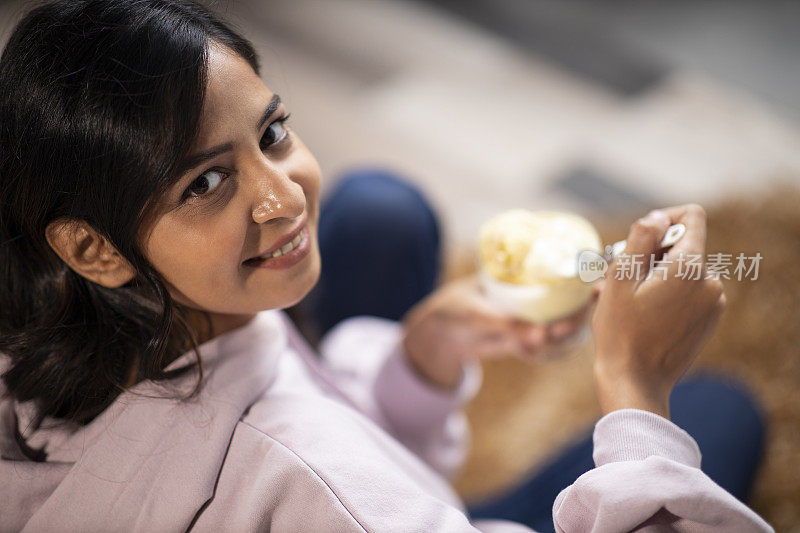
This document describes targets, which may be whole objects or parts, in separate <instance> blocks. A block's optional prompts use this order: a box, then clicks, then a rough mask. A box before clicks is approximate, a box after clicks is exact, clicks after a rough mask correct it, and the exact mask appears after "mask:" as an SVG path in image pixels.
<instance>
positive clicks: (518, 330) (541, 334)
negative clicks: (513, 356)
mask: <svg viewBox="0 0 800 533" xmlns="http://www.w3.org/2000/svg"><path fill="white" fill-rule="evenodd" d="M515 334H516V336H517V340H518V342H519V345H520V346H521V347H522V349H523V350H524V351H525V352H536V351H538V350H540V349H541V348H542V346H544V345H545V343H546V342H547V328H546V327H545V326H542V325H539V324H532V323H527V324H525V323H522V324H517V325H516V327H515Z"/></svg>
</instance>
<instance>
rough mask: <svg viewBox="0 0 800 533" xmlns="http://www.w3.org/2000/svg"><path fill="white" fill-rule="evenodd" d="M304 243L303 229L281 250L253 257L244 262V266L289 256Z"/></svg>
mask: <svg viewBox="0 0 800 533" xmlns="http://www.w3.org/2000/svg"><path fill="white" fill-rule="evenodd" d="M302 241H303V230H302V229H301V230H300V231H299V232H298V233H297V235H295V237H294V238H293V239H292V240H291V241H289V242H288V243H286V244H284V245H283V246H281V247H280V248H278V249H277V250H275V251H274V252H272V253H267V254H264V255H259V256H256V257H251V258H250V259H247V260H246V261H244V264H245V265H248V264H253V263H258V262H261V261H266V260H267V259H272V258H274V257H281V256H283V255H286V254H288V253H289V252H291V251H292V250H294V249H295V248H297V247H298V246H300V243H301V242H302Z"/></svg>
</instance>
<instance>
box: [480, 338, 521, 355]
mask: <svg viewBox="0 0 800 533" xmlns="http://www.w3.org/2000/svg"><path fill="white" fill-rule="evenodd" d="M522 352H523V349H522V347H521V346H520V345H519V341H518V340H517V338H516V337H515V336H514V335H501V336H498V337H496V338H494V339H492V340H487V341H485V342H481V343H480V345H478V346H477V347H476V348H475V355H476V357H478V358H479V359H500V358H504V357H519V355H520V353H522Z"/></svg>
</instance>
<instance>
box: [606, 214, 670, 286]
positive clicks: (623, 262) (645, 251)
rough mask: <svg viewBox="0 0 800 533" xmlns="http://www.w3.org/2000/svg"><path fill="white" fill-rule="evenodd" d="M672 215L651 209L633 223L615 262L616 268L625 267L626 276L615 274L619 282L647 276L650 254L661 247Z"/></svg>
mask: <svg viewBox="0 0 800 533" xmlns="http://www.w3.org/2000/svg"><path fill="white" fill-rule="evenodd" d="M670 223H671V222H670V216H669V215H667V214H666V213H665V212H663V211H661V210H654V211H650V213H648V214H647V215H646V216H644V217H642V218H640V219H639V220H637V221H636V222H634V223H633V224H632V225H631V229H630V231H629V233H628V237H627V239H626V240H625V249H624V250H623V252H622V253H621V254H620V256H619V257H617V258H616V259H615V261H614V262H613V266H614V268H615V269H616V268H625V269H626V272H625V274H626V275H624V276H614V280H615V281H616V282H618V283H621V284H622V283H626V282H627V283H631V282H633V283H636V282H638V281H640V280H642V279H644V278H645V277H646V276H647V272H648V270H649V268H650V256H651V255H652V254H654V253H656V252H657V251H658V250H659V249H660V246H659V243H660V242H661V239H663V238H664V235H665V234H666V233H667V229H668V228H669V226H670Z"/></svg>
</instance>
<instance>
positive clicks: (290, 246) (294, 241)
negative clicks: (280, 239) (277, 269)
mask: <svg viewBox="0 0 800 533" xmlns="http://www.w3.org/2000/svg"><path fill="white" fill-rule="evenodd" d="M302 240H303V232H302V231H301V232H300V233H298V234H297V236H296V237H295V238H294V239H292V240H291V242H288V243H286V244H284V245H283V246H281V247H280V248H279V249H277V250H275V251H274V252H272V257H280V256H282V255H284V254H288V253H289V252H291V251H292V250H294V249H295V248H296V247H297V245H298V244H300V241H302Z"/></svg>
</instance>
